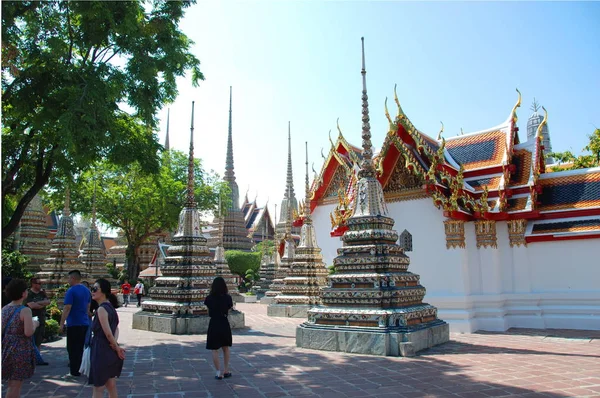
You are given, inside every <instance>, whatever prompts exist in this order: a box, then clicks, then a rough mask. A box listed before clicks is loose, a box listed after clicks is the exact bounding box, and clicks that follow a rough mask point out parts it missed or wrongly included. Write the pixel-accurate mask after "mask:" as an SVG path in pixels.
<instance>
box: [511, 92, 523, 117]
mask: <svg viewBox="0 0 600 398" xmlns="http://www.w3.org/2000/svg"><path fill="white" fill-rule="evenodd" d="M515 90H517V93H519V99H518V100H517V103H516V104H515V106H513V108H512V112H511V117H512V120H513V123H515V124H516V123H517V120H519V118H518V117H517V108H518V107H520V106H521V92H520V91H519V89H518V88H517V89H515Z"/></svg>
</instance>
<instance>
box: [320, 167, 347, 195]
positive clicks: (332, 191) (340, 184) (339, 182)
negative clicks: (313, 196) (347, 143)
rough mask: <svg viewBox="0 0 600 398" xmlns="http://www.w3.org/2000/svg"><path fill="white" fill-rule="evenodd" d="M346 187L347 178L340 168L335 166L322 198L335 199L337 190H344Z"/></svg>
mask: <svg viewBox="0 0 600 398" xmlns="http://www.w3.org/2000/svg"><path fill="white" fill-rule="evenodd" d="M347 187H348V176H347V175H346V173H345V170H344V168H343V167H341V166H337V167H336V169H335V172H334V173H333V178H332V179H331V181H330V182H329V186H328V187H327V189H326V190H325V194H324V195H323V197H324V198H329V197H336V196H337V194H338V192H339V190H340V189H341V190H346V188H347Z"/></svg>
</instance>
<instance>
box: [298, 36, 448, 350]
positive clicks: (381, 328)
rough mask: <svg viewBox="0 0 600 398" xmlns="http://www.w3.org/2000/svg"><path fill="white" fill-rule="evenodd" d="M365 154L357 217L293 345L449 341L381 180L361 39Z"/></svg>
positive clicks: (404, 345)
mask: <svg viewBox="0 0 600 398" xmlns="http://www.w3.org/2000/svg"><path fill="white" fill-rule="evenodd" d="M362 54H363V55H362V72H361V73H362V76H363V79H362V83H363V91H362V108H363V110H362V147H363V159H362V163H361V168H360V171H359V172H358V179H359V180H358V183H357V186H356V195H355V199H354V200H355V202H354V212H353V215H352V216H351V217H350V218H349V219H348V221H347V225H348V231H346V232H345V233H344V235H343V237H342V240H343V242H344V245H343V247H342V248H340V249H338V256H337V257H336V258H335V259H334V261H333V264H334V268H335V274H334V275H331V276H329V277H328V279H329V287H327V288H324V289H323V295H322V301H323V304H322V305H320V306H315V307H313V308H311V309H310V310H308V321H307V322H305V323H303V324H301V325H300V326H298V328H297V329H296V345H297V346H299V347H303V348H312V349H319V350H329V351H343V352H351V353H362V354H372V355H392V356H410V355H414V354H415V353H416V352H417V351H420V350H422V349H425V348H429V347H432V346H434V345H437V344H441V343H444V342H446V341H448V340H449V328H448V324H447V323H445V322H444V321H442V320H440V319H438V318H437V308H435V307H434V306H432V305H429V304H426V303H423V298H424V296H425V288H424V287H423V286H421V284H420V283H419V276H418V275H415V274H413V273H411V272H408V266H409V263H410V260H409V258H408V257H407V256H406V255H405V254H404V250H403V249H402V248H401V247H400V246H399V245H398V244H397V243H396V242H397V240H398V233H397V232H396V231H395V230H393V229H392V228H393V226H394V220H393V219H392V218H390V217H389V216H388V210H387V206H386V204H385V201H384V196H383V189H382V187H381V184H380V183H379V181H378V180H377V178H376V171H375V168H374V165H373V160H372V157H373V152H372V145H371V131H370V130H371V128H370V125H369V108H368V97H367V86H366V78H365V75H366V70H365V57H364V41H363V53H362Z"/></svg>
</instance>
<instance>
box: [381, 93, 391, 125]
mask: <svg viewBox="0 0 600 398" xmlns="http://www.w3.org/2000/svg"><path fill="white" fill-rule="evenodd" d="M383 107H384V108H385V117H386V118H387V120H388V122H390V125H391V124H393V122H392V118H391V117H390V112H389V111H388V107H387V97H385V101H384V103H383Z"/></svg>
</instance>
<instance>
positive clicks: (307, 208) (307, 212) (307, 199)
mask: <svg viewBox="0 0 600 398" xmlns="http://www.w3.org/2000/svg"><path fill="white" fill-rule="evenodd" d="M304 146H305V152H306V162H305V165H306V177H305V178H306V179H305V181H304V189H305V190H306V193H305V195H306V197H305V198H304V217H305V219H306V220H308V219H309V217H310V186H309V184H308V141H304Z"/></svg>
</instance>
